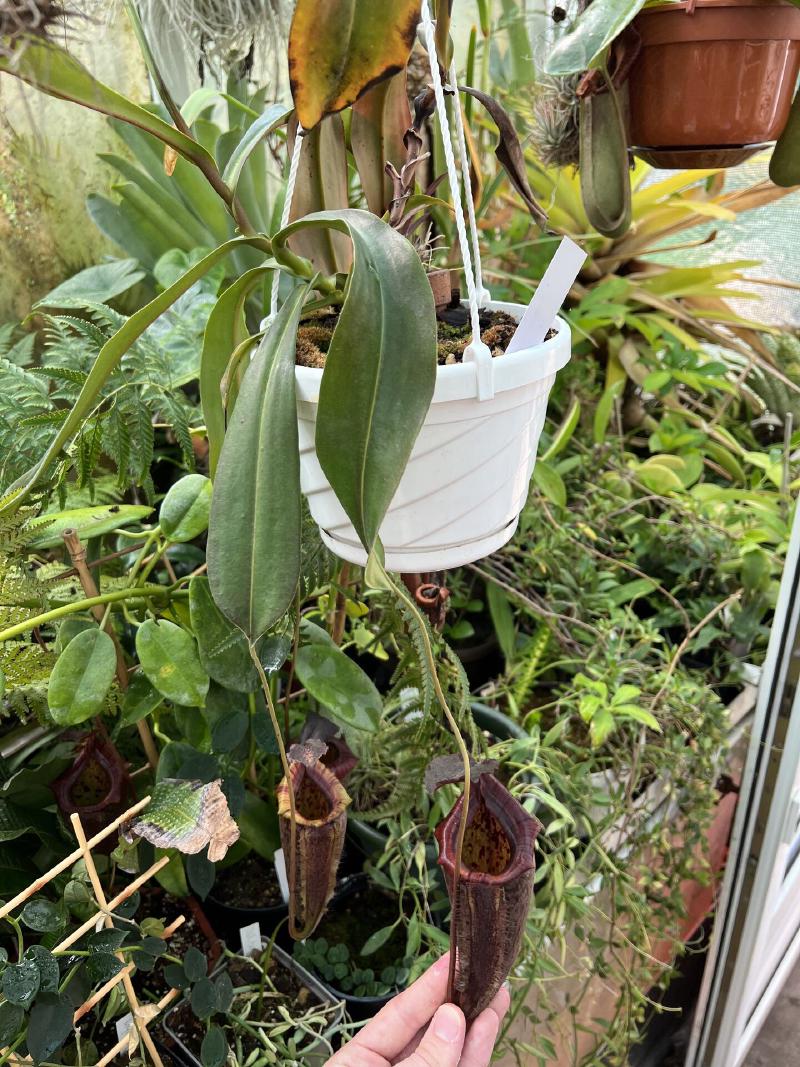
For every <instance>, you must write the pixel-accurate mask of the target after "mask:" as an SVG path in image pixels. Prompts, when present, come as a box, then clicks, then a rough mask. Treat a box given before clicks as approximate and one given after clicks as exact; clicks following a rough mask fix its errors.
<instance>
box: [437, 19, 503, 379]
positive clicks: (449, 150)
mask: <svg viewBox="0 0 800 1067" xmlns="http://www.w3.org/2000/svg"><path fill="white" fill-rule="evenodd" d="M422 32H423V35H424V37H425V47H426V48H427V50H428V60H429V62H430V65H431V80H432V82H433V93H434V96H435V97H436V110H437V111H438V113H439V126H440V128H441V131H442V145H443V147H444V160H445V164H446V165H447V178H448V181H449V182H450V189H451V191H452V194H453V210H454V212H455V216H456V230H457V231H458V243H459V245H460V247H461V258H462V259H463V261H464V277H465V279H466V282H467V296H468V302H469V314H470V321H471V326H472V341H471V342H470V344H469V345H468V346H467V348H466V349H465V350H464V355H463V357H462V358H463V360H464V362H465V363H473V362H474V363H475V373H476V385H477V394H478V399H479V400H489V399H491V397H492V396H494V367H493V365H492V354H491V352H490V351H489V348H488V346H487V345H485V344H484V343H483V341H482V340H481V325H480V306H479V303H478V294H477V292H476V291H475V278H474V277H473V274H472V255H471V253H470V245H469V238H468V237H467V224H466V221H465V219H464V208H463V205H462V203H461V185H460V182H459V177H458V170H457V169H456V161H455V157H454V155H453V138H452V135H451V132H450V124H449V122H448V119H447V109H446V107H445V101H444V91H443V89H442V79H441V77H440V76H439V61H438V59H437V57H436V38H435V35H434V29H433V22H432V21H431V13H430V8H429V6H428V0H422ZM466 180H467V181H468V180H469V179H468V177H467V178H466Z"/></svg>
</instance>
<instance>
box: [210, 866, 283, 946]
mask: <svg viewBox="0 0 800 1067" xmlns="http://www.w3.org/2000/svg"><path fill="white" fill-rule="evenodd" d="M259 866H263V868H264V877H265V878H268V877H269V876H270V875H272V876H273V877H274V868H273V867H272V865H271V864H269V863H268V862H267V860H264V859H262V858H261V857H259V856H257V855H256V854H255V853H249V854H248V855H247V856H245V857H244V859H242V860H240V861H239V862H238V863H235V864H233V865H232V866H231V867H227V868H225V869H224V870H223V871H221V872H220V874H219V875H218V881H217V883H215V885H214V886H213V887H212V888H211V891H210V892H209V894H208V896H207V897H206V899H205V901H204V902H203V907H204V908H205V911H206V913H207V915H208V917H209V919H210V920H211V924H212V925H213V927H214V929H215V930H217V931H218V932H219V934H220V935H221V936H222V937H223V938H224V939H225V941H226V942H227V943H228V944H229V945H232V946H236V945H238V944H239V931H240V930H241V928H242V927H243V926H251V925H252V924H253V923H256V922H257V923H258V924H259V926H260V927H261V932H262V934H264V935H265V936H266V937H271V936H272V934H273V932H274V930H275V927H276V926H278V924H279V923H281V922H282V921H283V920H284V919H285V918H286V916H287V915H288V914H289V908H288V906H287V905H286V904H284V903H283V901H281V902H280V903H279V904H275V905H269V906H264V905H259V903H258V899H257V894H254V895H253V899H252V902H248V903H247V904H244V903H238V902H237V903H231V902H229V901H227V900H224V899H222V894H221V893H220V890H219V880H220V879H221V878H236V877H237V873H236V872H241V874H242V875H243V874H244V873H245V870H246V869H247V868H253V869H252V870H248V871H247V873H248V874H249V875H250V877H251V878H252V879H253V880H256V878H257V868H258V867H259ZM215 890H216V891H217V892H216V893H215ZM284 925H285V924H284Z"/></svg>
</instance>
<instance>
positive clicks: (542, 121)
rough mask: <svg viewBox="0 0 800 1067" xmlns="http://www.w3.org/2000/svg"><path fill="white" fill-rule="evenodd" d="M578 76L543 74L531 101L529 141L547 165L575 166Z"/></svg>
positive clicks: (576, 161)
mask: <svg viewBox="0 0 800 1067" xmlns="http://www.w3.org/2000/svg"><path fill="white" fill-rule="evenodd" d="M581 77H582V75H580V74H571V75H568V76H567V77H563V78H562V77H554V76H551V75H543V76H542V78H541V80H540V82H539V83H538V85H537V87H536V89H537V95H536V100H535V103H534V126H533V130H532V131H531V143H532V144H533V147H534V149H535V150H536V154H537V156H538V157H539V159H541V161H542V162H543V163H544V164H545V166H547V167H577V166H578V163H579V161H580V140H579V138H580V132H579V130H580V115H579V103H580V101H579V98H578V94H577V91H576V90H577V88H578V83H579V82H580V80H581Z"/></svg>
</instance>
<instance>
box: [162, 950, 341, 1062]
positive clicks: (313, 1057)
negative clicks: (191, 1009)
mask: <svg viewBox="0 0 800 1067" xmlns="http://www.w3.org/2000/svg"><path fill="white" fill-rule="evenodd" d="M268 944H269V942H268V940H267V939H266V938H265V939H263V941H262V947H263V948H266V947H267V945H268ZM272 956H273V958H274V959H275V960H277V961H278V963H280V965H281V967H284V968H285V969H286V970H287V971H292V972H293V973H294V974H296V975H297V977H298V978H299V979H300V981H301V982H302V983H303V985H304V986H305V987H306V988H307V989H308V990H309V992H310V993H311V994H312V996H313V997H314V999H315V1000H317V1001H318V1002H319V1003H320V1004H332V1003H334V1000H335V998H332V997H331V994H330V992H329V990H328V989H327V987H326V986H325V985H324V983H322V982H320V981H319V979H318V978H316V977H315V976H314V975H313V974H311V973H310V972H309V971H307V970H306V969H305V967H301V966H300V965H299V964H298V963H295V961H294V960H293V959H292V957H291V956H290V955H289V954H288V953H286V952H284V951H283V949H282V948H279V947H278V946H277V945H273V946H272ZM224 969H225V965H223V966H222V967H220V968H218V969H217V971H216V972H215V974H219V973H220V972H221V971H222V970H224ZM180 1006H181V1005H180V1003H178V1004H176V1005H175V1007H174V1008H172V1009H171V1010H170V1011H169V1012H167V1014H166V1016H165V1017H164V1022H163V1028H164V1032H165V1034H167V1036H168V1037H169V1038H170V1041H171V1042H172V1047H171V1048H170V1049H169V1050H168V1052H169V1055H170V1056H172V1058H173V1060H175V1061H176V1062H179V1063H181V1064H182V1065H183V1067H202V1063H201V1061H200V1055H199V1051H200V1050H199V1049H198V1050H197V1053H195V1052H193V1051H192V1050H191V1049H189V1048H187V1047H186V1045H185V1044H184V1043H183V1041H182V1040H181V1038H180V1037H178V1035H177V1033H176V1032H175V1029H174V1026H173V1021H174V1018H175V1014H176V1012H177V1011H178V1009H179V1008H180ZM342 1014H343V1013H340V1015H339V1016H338V1017H337V1022H338V1021H341V1017H342ZM334 1025H336V1023H334ZM327 1058H328V1057H327V1052H325V1051H323V1046H322V1045H321V1043H320V1045H319V1048H317V1047H316V1046H315V1047H313V1048H311V1049H309V1050H307V1051H306V1053H305V1059H304V1061H303V1062H304V1063H305V1064H306V1065H307V1067H322V1064H324V1063H325V1061H326V1059H327Z"/></svg>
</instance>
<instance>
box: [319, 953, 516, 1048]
mask: <svg viewBox="0 0 800 1067" xmlns="http://www.w3.org/2000/svg"><path fill="white" fill-rule="evenodd" d="M449 960H450V954H449V953H447V954H445V955H444V956H443V957H442V958H441V959H440V960H438V961H437V962H436V963H434V965H433V966H432V967H429V968H428V970H427V971H426V972H425V973H424V974H423V975H422V977H421V978H418V979H417V981H416V982H414V984H413V985H412V986H409V987H408V989H406V990H404V991H403V992H402V993H398V995H397V996H396V997H394V998H393V999H392V1000H390V1001H389V1003H388V1004H387V1005H386V1006H385V1007H383V1008H381V1010H380V1011H379V1012H378V1014H377V1015H376V1016H375V1018H374V1019H372V1020H371V1021H370V1022H368V1023H367V1025H366V1026H365V1027H364V1028H363V1029H362V1030H360V1031H359V1033H358V1034H357V1035H356V1036H355V1037H354V1038H353V1040H352V1041H349V1042H348V1043H347V1044H346V1045H345V1046H344V1048H342V1049H341V1050H340V1051H339V1052H337V1053H336V1055H335V1056H332V1057H331V1059H329V1060H328V1062H327V1064H326V1065H325V1067H488V1064H489V1061H490V1059H491V1058H492V1050H493V1049H494V1044H495V1041H496V1040H497V1034H498V1031H499V1029H500V1023H501V1022H502V1020H503V1017H504V1016H505V1014H506V1012H507V1011H508V1007H509V1004H510V1002H511V998H510V996H509V993H508V990H507V989H505V988H504V989H501V990H500V992H499V993H498V994H497V996H496V997H495V998H494V1000H493V1001H492V1003H491V1004H490V1005H489V1007H488V1008H487V1009H486V1010H485V1011H483V1012H481V1014H480V1015H479V1016H478V1018H477V1019H476V1020H475V1021H474V1022H473V1023H472V1025H471V1026H470V1028H469V1031H467V1024H466V1021H465V1019H464V1014H463V1012H462V1011H461V1009H460V1008H457V1007H456V1006H455V1005H454V1004H447V1003H445V997H446V996H447V972H448V967H449ZM429 1024H430V1025H429Z"/></svg>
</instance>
